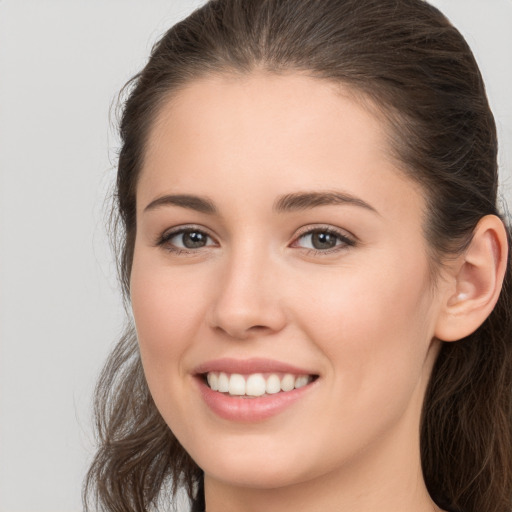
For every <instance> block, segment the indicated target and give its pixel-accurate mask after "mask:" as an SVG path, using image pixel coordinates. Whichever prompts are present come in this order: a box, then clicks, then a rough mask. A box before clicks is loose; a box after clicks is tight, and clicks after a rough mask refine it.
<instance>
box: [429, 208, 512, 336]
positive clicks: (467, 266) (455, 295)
mask: <svg viewBox="0 0 512 512" xmlns="http://www.w3.org/2000/svg"><path fill="white" fill-rule="evenodd" d="M507 256H508V242H507V231H506V228H505V226H504V224H503V222H502V221H501V220H500V219H499V218H498V217H496V216H495V215H487V216H485V217H483V218H482V219H480V222H479V223H478V224H477V226H476V228H475V230H474V232H473V238H472V240H471V243H470V244H469V246H468V248H467V249H466V251H465V252H464V253H463V254H462V255H461V256H460V257H458V258H457V259H456V260H455V262H454V264H453V266H450V272H449V277H448V280H449V282H448V286H447V287H446V288H445V290H446V293H445V295H444V298H443V301H444V302H443V303H442V305H441V311H440V315H439V317H438V321H437V324H436V330H435V336H436V337H437V338H438V339H440V340H443V341H456V340H460V339H461V338H464V337H465V336H468V335H469V334H471V333H473V332H475V331H476V330H477V329H478V327H480V325H482V323H483V322H484V321H485V319H486V318H487V317H488V316H489V314H490V313H491V311H492V310H493V308H494V306H495V305H496V302H497V301H498V297H499V295H500V291H501V286H502V284H503V278H504V276H505V270H506V266H507Z"/></svg>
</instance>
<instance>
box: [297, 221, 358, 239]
mask: <svg viewBox="0 0 512 512" xmlns="http://www.w3.org/2000/svg"><path fill="white" fill-rule="evenodd" d="M315 231H329V232H330V233H334V234H337V235H340V236H342V237H345V238H350V239H351V240H353V241H354V242H355V241H357V237H356V236H355V235H354V234H353V233H351V232H350V231H348V230H346V229H343V228H339V227H336V226H332V225H330V224H308V225H306V226H303V227H301V228H299V229H298V230H296V232H295V235H294V240H296V239H297V238H300V237H301V236H304V235H307V234H309V233H313V232H315Z"/></svg>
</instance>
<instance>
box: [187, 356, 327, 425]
mask: <svg viewBox="0 0 512 512" xmlns="http://www.w3.org/2000/svg"><path fill="white" fill-rule="evenodd" d="M193 375H194V376H195V382H196V383H197V385H198V391H199V393H200V395H201V396H202V398H203V400H204V403H205V404H206V405H207V407H208V409H209V410H210V411H211V412H213V413H214V414H215V415H216V416H218V417H220V418H223V419H224V420H228V421H234V422H259V421H264V420H267V419H269V418H271V417H273V416H276V415H278V414H281V413H283V412H284V411H285V410H287V409H288V408H290V407H294V406H293V404H295V403H297V402H301V401H302V400H306V399H307V398H306V397H307V396H309V395H311V393H313V389H314V388H316V387H317V385H318V383H319V381H320V375H319V374H317V373H315V372H314V371H313V372H312V371H311V369H306V368H299V367H296V366H293V365H290V364H287V363H283V362H280V361H274V360H269V359H247V360H237V359H231V358H224V359H217V360H215V361H209V362H206V363H204V364H201V365H200V366H198V367H196V368H195V369H194V371H193Z"/></svg>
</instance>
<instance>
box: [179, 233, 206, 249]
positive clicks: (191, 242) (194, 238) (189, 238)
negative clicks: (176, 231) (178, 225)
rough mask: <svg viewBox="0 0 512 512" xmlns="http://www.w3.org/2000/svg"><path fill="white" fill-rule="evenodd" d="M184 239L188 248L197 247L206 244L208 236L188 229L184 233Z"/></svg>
mask: <svg viewBox="0 0 512 512" xmlns="http://www.w3.org/2000/svg"><path fill="white" fill-rule="evenodd" d="M182 241H183V245H184V246H185V247H186V248H187V249H197V248H198V247H204V246H205V245H206V241H207V236H206V235H205V234H204V233H200V232H198V231H187V232H186V233H183V235H182Z"/></svg>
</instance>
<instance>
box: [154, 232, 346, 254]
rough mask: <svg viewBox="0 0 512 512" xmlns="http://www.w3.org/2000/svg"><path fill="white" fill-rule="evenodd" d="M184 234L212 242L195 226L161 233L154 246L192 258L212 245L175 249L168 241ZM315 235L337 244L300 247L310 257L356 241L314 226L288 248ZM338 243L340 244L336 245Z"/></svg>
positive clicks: (337, 250)
mask: <svg viewBox="0 0 512 512" xmlns="http://www.w3.org/2000/svg"><path fill="white" fill-rule="evenodd" d="M185 233H197V234H200V235H203V236H205V237H207V239H209V240H210V241H211V240H214V239H213V237H212V236H211V235H209V234H208V233H207V232H206V231H205V230H204V229H203V228H199V227H196V226H181V227H179V228H177V229H175V230H172V231H168V232H165V233H163V234H162V235H161V236H159V237H158V239H157V241H156V245H157V246H159V247H163V248H165V249H166V250H167V251H169V252H171V253H173V254H176V255H190V256H193V255H195V254H197V253H198V252H199V251H201V250H202V249H204V248H206V247H209V246H211V245H212V244H209V245H206V246H203V247H198V248H196V249H192V248H190V249H186V248H185V249H184V248H181V247H176V246H175V245H173V244H171V243H170V240H172V239H173V238H174V237H177V236H179V235H183V234H185ZM315 233H321V234H327V235H331V236H334V237H336V239H337V243H336V245H335V246H334V247H332V248H329V249H314V248H306V247H302V249H303V250H304V251H305V252H306V253H307V254H310V255H320V256H325V255H328V254H332V253H336V252H339V251H342V250H346V249H347V248H349V247H354V246H355V245H356V240H355V239H354V238H352V237H350V236H348V235H347V234H345V233H344V232H342V231H340V230H337V229H334V228H333V227H331V226H316V227H313V228H312V227H308V228H307V229H304V230H303V231H302V232H299V233H298V234H297V236H296V237H295V238H294V241H293V242H292V244H290V247H297V248H301V247H300V246H298V245H297V243H298V242H299V240H301V239H303V238H305V237H307V236H313V235H314V234H315ZM338 242H340V243H338Z"/></svg>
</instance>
